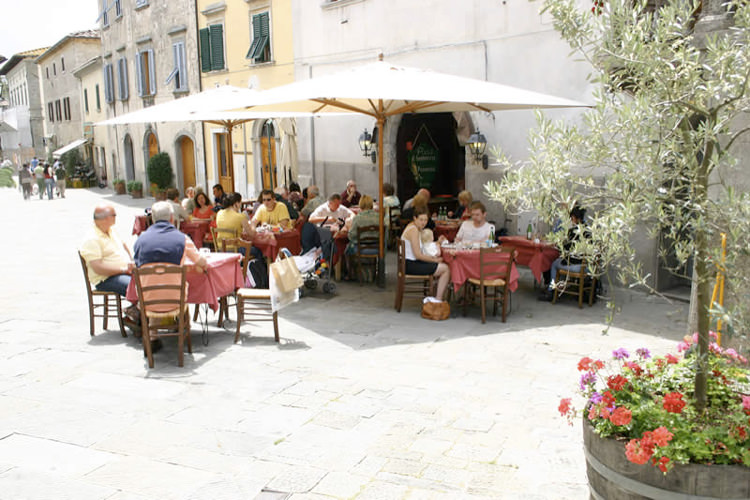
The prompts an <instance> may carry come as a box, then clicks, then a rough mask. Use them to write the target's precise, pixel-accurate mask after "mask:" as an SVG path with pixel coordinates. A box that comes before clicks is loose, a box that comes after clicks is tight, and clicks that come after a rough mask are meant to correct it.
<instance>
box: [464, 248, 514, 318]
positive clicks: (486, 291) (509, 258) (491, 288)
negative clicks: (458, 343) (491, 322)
mask: <svg viewBox="0 0 750 500" xmlns="http://www.w3.org/2000/svg"><path fill="white" fill-rule="evenodd" d="M514 255H515V249H514V248H508V247H492V248H481V249H480V250H479V278H469V279H468V280H467V281H466V284H465V285H464V316H466V309H467V307H468V305H469V303H473V302H474V301H475V300H476V298H477V295H478V296H479V302H480V306H481V308H482V323H486V322H487V300H492V315H493V316H497V307H498V305H499V304H502V310H501V318H502V321H503V323H505V318H506V317H507V314H508V302H509V301H510V294H509V289H508V284H509V282H510V270H511V268H512V266H513V260H514ZM477 291H478V292H479V293H478V294H477Z"/></svg>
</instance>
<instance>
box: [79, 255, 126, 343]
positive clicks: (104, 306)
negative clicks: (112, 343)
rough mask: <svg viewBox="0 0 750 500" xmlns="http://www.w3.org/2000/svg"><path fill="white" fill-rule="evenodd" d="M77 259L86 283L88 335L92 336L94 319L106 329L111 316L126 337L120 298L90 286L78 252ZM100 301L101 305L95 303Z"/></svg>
mask: <svg viewBox="0 0 750 500" xmlns="http://www.w3.org/2000/svg"><path fill="white" fill-rule="evenodd" d="M78 258H79V260H80V261H81V269H83V280H84V282H85V283H86V296H87V297H88V302H89V334H90V335H91V336H92V337H93V336H94V329H95V327H94V318H102V323H103V324H102V328H104V329H105V330H106V329H107V322H108V320H109V318H110V317H111V316H114V317H115V318H117V322H118V324H119V325H120V334H121V335H122V336H123V337H127V336H128V335H127V333H125V327H124V325H123V322H122V298H121V297H120V296H119V295H118V294H116V293H115V292H100V291H99V290H97V289H96V288H94V287H93V286H91V280H90V279H89V269H88V266H86V260H85V259H84V258H83V256H82V255H81V252H78ZM97 297H100V298H101V299H102V301H101V303H97V301H96V298H97Z"/></svg>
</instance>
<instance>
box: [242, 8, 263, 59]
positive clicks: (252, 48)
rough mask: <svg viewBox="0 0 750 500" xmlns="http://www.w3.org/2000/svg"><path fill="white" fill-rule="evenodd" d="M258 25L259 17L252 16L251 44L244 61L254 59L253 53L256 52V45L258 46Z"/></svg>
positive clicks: (259, 22) (259, 23)
mask: <svg viewBox="0 0 750 500" xmlns="http://www.w3.org/2000/svg"><path fill="white" fill-rule="evenodd" d="M260 25H261V19H260V15H255V16H253V43H251V44H250V50H248V51H247V55H246V56H245V59H253V58H255V52H256V51H257V50H258V45H260V36H259V34H260V29H261V27H260Z"/></svg>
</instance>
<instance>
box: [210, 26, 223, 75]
mask: <svg viewBox="0 0 750 500" xmlns="http://www.w3.org/2000/svg"><path fill="white" fill-rule="evenodd" d="M209 30H210V39H211V69H212V70H213V69H224V26H222V25H221V24H212V25H211V26H209Z"/></svg>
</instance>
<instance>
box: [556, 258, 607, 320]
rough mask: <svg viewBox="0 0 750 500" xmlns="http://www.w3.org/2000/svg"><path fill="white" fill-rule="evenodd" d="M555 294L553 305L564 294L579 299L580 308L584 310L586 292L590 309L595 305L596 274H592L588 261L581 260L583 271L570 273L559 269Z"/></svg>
mask: <svg viewBox="0 0 750 500" xmlns="http://www.w3.org/2000/svg"><path fill="white" fill-rule="evenodd" d="M554 279H555V292H554V295H553V296H552V303H553V304H554V303H556V302H557V299H558V298H559V296H560V295H562V294H565V293H567V294H570V295H574V296H576V297H578V308H579V309H583V296H584V294H585V293H586V292H588V294H589V307H591V306H593V305H594V294H595V293H596V282H597V277H596V274H593V273H591V272H590V268H589V267H588V265H587V262H586V259H582V260H581V270H580V271H578V272H576V271H568V270H566V269H558V270H557V276H555V278H554Z"/></svg>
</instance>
